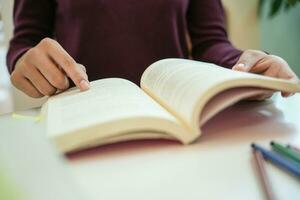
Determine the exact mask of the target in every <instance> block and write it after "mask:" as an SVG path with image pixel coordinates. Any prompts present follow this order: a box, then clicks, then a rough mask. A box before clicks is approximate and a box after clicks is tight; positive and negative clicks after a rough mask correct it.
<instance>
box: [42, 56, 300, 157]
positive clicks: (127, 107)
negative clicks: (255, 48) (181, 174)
mask: <svg viewBox="0 0 300 200" xmlns="http://www.w3.org/2000/svg"><path fill="white" fill-rule="evenodd" d="M140 85H141V87H138V86H137V85H135V84H134V83H132V82H130V81H128V80H125V79H121V78H106V79H100V80H97V81H93V82H91V88H90V89H89V90H88V91H85V92H80V91H79V90H78V89H76V88H72V89H70V90H68V91H66V92H64V93H61V94H58V95H56V96H53V97H50V98H49V99H48V101H47V102H46V103H45V104H44V105H43V107H42V113H43V116H44V118H45V120H44V121H45V125H46V132H47V136H48V137H49V138H51V139H53V140H54V142H55V143H56V145H57V147H58V148H59V150H60V151H62V152H64V153H68V152H73V151H78V150H81V149H86V148H90V147H93V146H99V145H104V144H109V143H116V142H121V141H128V140H138V139H157V138H162V139H170V140H178V141H180V142H181V143H183V144H190V143H192V142H193V141H194V140H196V139H197V138H198V137H199V136H200V135H201V127H202V126H203V125H204V124H205V123H206V122H207V121H208V120H210V119H211V118H212V117H213V116H215V115H216V114H217V113H219V112H220V111H222V110H224V109H225V108H227V107H229V106H231V105H233V104H234V103H236V102H238V101H241V100H243V99H248V98H250V97H254V96H257V95H260V94H264V93H265V92H266V91H270V90H271V91H284V92H293V93H296V92H300V85H299V84H296V83H293V82H291V81H288V80H283V79H277V78H271V77H266V76H262V75H257V74H251V73H245V72H238V71H233V70H231V69H226V68H223V67H220V66H217V65H214V64H210V63H205V62H198V61H192V60H185V59H164V60H160V61H157V62H155V63H154V64H152V65H151V66H149V67H148V68H147V69H146V70H145V72H144V73H143V75H142V77H141V82H140ZM232 117H234V116H232Z"/></svg>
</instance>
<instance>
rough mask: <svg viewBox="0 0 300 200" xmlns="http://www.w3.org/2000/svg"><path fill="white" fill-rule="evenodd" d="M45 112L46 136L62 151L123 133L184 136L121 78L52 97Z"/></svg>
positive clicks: (159, 109) (169, 118)
mask: <svg viewBox="0 0 300 200" xmlns="http://www.w3.org/2000/svg"><path fill="white" fill-rule="evenodd" d="M44 109H45V110H46V125H47V134H48V136H49V137H51V138H53V139H54V140H55V142H56V144H57V146H58V147H59V149H60V150H61V151H63V152H68V151H72V150H74V149H80V148H81V146H80V145H81V144H84V145H85V146H88V144H87V143H93V145H95V144H94V141H100V142H99V143H103V144H104V143H106V142H105V140H111V139H109V138H115V137H116V136H118V135H123V137H121V138H126V137H124V134H131V133H138V132H140V133H142V132H150V131H153V132H155V133H156V134H154V135H153V137H155V138H157V135H158V134H157V133H160V134H161V137H162V138H165V137H166V136H165V134H168V135H169V137H172V138H176V137H179V138H180V135H181V134H186V133H185V132H186V130H183V128H182V127H180V124H179V122H178V120H177V119H176V118H175V117H173V116H172V115H171V114H170V113H168V112H167V111H166V110H165V109H164V108H163V107H161V106H160V105H159V104H158V103H156V102H155V101H154V100H152V99H151V98H150V97H149V96H148V95H147V94H145V93H144V92H143V91H142V90H141V89H140V88H139V87H137V86H136V85H135V84H133V83H131V82H129V81H127V80H124V79H118V78H111V79H102V80H98V81H94V82H92V83H91V89H90V90H88V91H85V92H80V91H79V90H78V89H72V90H70V91H67V92H65V93H62V94H60V95H57V96H54V97H51V98H50V99H49V100H48V102H47V104H46V105H45V108H44ZM145 136H147V137H148V136H149V137H150V138H151V135H149V134H147V135H145ZM137 137H138V138H140V137H141V135H140V134H139V135H137ZM130 138H134V135H133V134H131V136H130Z"/></svg>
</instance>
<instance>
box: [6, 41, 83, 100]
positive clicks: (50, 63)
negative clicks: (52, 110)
mask: <svg viewBox="0 0 300 200" xmlns="http://www.w3.org/2000/svg"><path fill="white" fill-rule="evenodd" d="M67 77H70V79H71V80H72V81H73V82H74V83H75V85H76V86H77V87H78V88H79V89H80V90H82V91H84V90H88V89H89V81H88V76H87V74H86V71H85V67H84V66H83V65H80V64H78V63H76V62H75V60H74V59H73V58H72V57H71V56H70V55H69V54H68V53H67V52H66V51H65V50H64V49H63V48H62V46H60V44H59V43H58V42H56V41H55V40H52V39H49V38H45V39H43V40H42V41H41V42H40V43H39V44H38V45H36V46H35V47H33V48H31V49H29V50H28V51H27V52H26V53H25V54H24V55H23V56H22V57H20V58H19V60H18V61H17V63H16V65H15V69H14V71H13V72H12V74H11V81H12V83H13V85H14V86H15V87H16V88H18V89H19V90H21V91H23V92H24V93H26V94H27V95H28V96H31V97H34V98H39V97H43V96H51V95H53V94H55V93H56V91H58V90H59V91H63V90H66V89H68V88H69V81H68V78H67Z"/></svg>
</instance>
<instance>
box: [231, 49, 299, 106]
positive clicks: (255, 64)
mask: <svg viewBox="0 0 300 200" xmlns="http://www.w3.org/2000/svg"><path fill="white" fill-rule="evenodd" d="M232 69H233V70H236V71H243V72H252V73H256V74H262V75H266V76H270V77H276V78H282V79H287V80H291V81H294V82H295V83H299V78H298V77H297V75H296V74H295V73H294V72H293V70H292V69H291V68H290V66H289V65H288V63H287V62H286V61H285V60H283V59H282V58H280V57H278V56H274V55H268V54H266V53H264V52H262V51H258V50H246V51H245V52H244V53H243V54H242V55H241V57H240V59H239V60H238V62H237V63H236V64H235V66H233V68H232ZM272 94H273V93H272V92H270V93H268V94H264V95H261V96H258V97H255V99H256V100H263V99H266V98H269V97H271V96H272ZM281 95H282V96H283V97H288V96H291V95H293V94H291V93H285V92H282V93H281Z"/></svg>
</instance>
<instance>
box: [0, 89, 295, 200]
mask: <svg viewBox="0 0 300 200" xmlns="http://www.w3.org/2000/svg"><path fill="white" fill-rule="evenodd" d="M37 112H38V111H36V110H30V111H26V112H25V113H27V114H30V113H31V114H35V113H37ZM299 118H300V95H295V96H294V97H291V98H288V99H282V98H281V97H279V96H275V97H274V98H273V100H272V101H266V102H260V103H257V102H256V103H253V102H251V103H249V102H248V103H247V102H244V103H240V104H238V105H236V106H233V107H232V108H229V109H227V110H226V111H224V112H223V113H221V114H219V115H218V116H217V117H215V118H213V119H212V120H211V121H210V122H209V123H208V124H207V125H205V127H204V128H203V132H204V134H203V135H202V136H201V137H200V138H199V140H198V141H197V142H196V143H194V144H192V145H189V146H183V145H180V144H177V143H173V142H168V141H136V142H127V143H121V144H114V145H108V146H104V147H98V148H94V149H91V150H88V151H84V152H80V153H77V154H74V155H71V156H69V157H68V158H67V161H68V162H67V165H66V168H67V169H68V170H69V171H70V172H71V174H72V176H73V178H74V179H75V181H76V182H77V184H78V185H79V186H80V187H81V189H82V190H83V191H84V193H85V196H88V197H90V199H95V200H96V199H121V198H122V199H131V200H132V199H139V200H140V199H149V200H154V199H172V200H176V199H180V200H181V199H189V200H194V199H195V200H199V199H249V200H253V199H265V196H264V192H263V190H262V187H261V183H260V180H259V177H258V175H257V171H256V168H255V165H254V160H253V157H252V153H251V148H250V143H251V142H257V143H258V144H262V145H264V146H266V147H267V146H268V143H269V142H270V140H275V141H278V142H283V143H286V142H289V143H292V144H298V145H299V144H300V123H299ZM2 131H6V132H7V131H9V132H12V133H21V132H25V131H31V132H32V134H44V130H43V128H42V126H41V124H40V123H36V122H32V121H19V120H15V119H12V118H11V116H10V115H3V116H1V117H0V132H2ZM2 139H5V138H1V140H2ZM267 171H268V173H269V176H270V179H271V181H272V186H273V189H274V191H275V194H276V196H277V197H278V199H299V197H300V181H299V180H297V179H296V178H294V177H292V176H291V175H289V174H288V173H286V172H284V171H282V170H280V169H278V168H277V167H274V166H273V165H271V164H267Z"/></svg>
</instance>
